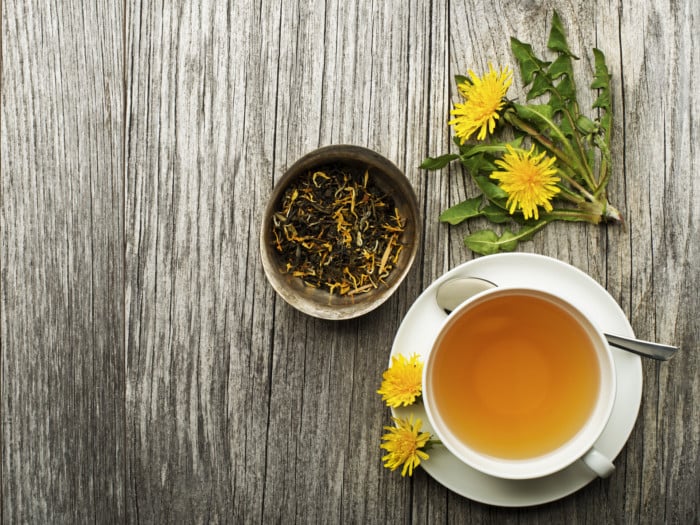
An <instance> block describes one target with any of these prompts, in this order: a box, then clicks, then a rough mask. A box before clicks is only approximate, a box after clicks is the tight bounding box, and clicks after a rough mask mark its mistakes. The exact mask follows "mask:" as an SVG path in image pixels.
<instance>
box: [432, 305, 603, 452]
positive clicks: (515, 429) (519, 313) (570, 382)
mask: <svg viewBox="0 0 700 525" xmlns="http://www.w3.org/2000/svg"><path fill="white" fill-rule="evenodd" d="M438 346H439V351H438V353H437V355H436V357H435V362H434V368H433V374H434V375H433V378H434V391H433V396H434V399H435V402H436V405H437V409H438V411H439V412H440V414H441V415H442V417H443V419H444V420H445V421H446V422H449V423H448V426H449V427H450V430H451V431H452V432H453V433H454V434H455V435H456V436H457V437H458V438H459V439H460V440H461V441H462V442H464V443H466V444H468V445H469V446H470V447H472V448H473V449H475V450H477V451H479V452H481V453H483V454H489V455H492V456H496V457H500V458H505V459H524V458H532V457H536V456H539V455H542V454H545V453H547V452H550V451H553V450H555V449H556V448H558V447H559V446H561V445H563V444H564V443H566V442H567V441H568V440H569V439H571V438H572V437H573V436H574V435H575V434H576V433H577V432H578V430H579V429H580V428H581V427H582V426H583V424H584V423H585V421H586V419H587V418H588V417H589V415H590V413H591V412H592V410H593V407H594V405H595V403H596V398H597V395H598V388H599V383H600V369H599V365H598V360H597V357H596V354H595V349H594V347H593V344H592V343H591V341H590V340H589V338H588V336H587V334H586V332H585V330H584V329H583V328H581V327H580V326H579V325H578V324H577V322H576V321H575V320H574V319H573V318H572V317H571V316H570V315H569V314H568V313H567V312H564V311H562V310H561V309H559V308H558V307H556V306H555V305H553V304H551V303H550V302H548V301H546V300H544V299H541V298H536V297H530V296H526V295H512V296H507V297H496V298H493V299H492V300H490V301H489V302H487V303H482V304H480V305H477V306H476V307H474V308H472V309H471V310H469V311H467V312H466V313H465V314H464V315H463V316H462V317H461V318H460V319H458V320H457V321H456V322H455V323H454V324H453V325H452V327H451V329H450V330H449V331H448V332H446V333H445V334H444V335H443V337H442V338H441V340H440V341H439V342H438Z"/></svg>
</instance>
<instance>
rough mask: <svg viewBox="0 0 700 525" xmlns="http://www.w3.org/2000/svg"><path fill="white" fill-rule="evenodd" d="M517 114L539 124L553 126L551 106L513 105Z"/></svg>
mask: <svg viewBox="0 0 700 525" xmlns="http://www.w3.org/2000/svg"><path fill="white" fill-rule="evenodd" d="M513 108H515V111H516V113H517V114H518V116H519V117H520V118H523V119H525V120H529V121H531V122H536V123H538V124H545V125H551V124H552V122H551V120H552V116H553V111H552V106H551V105H549V104H528V105H523V104H516V103H515V102H514V103H513Z"/></svg>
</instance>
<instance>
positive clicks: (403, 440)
mask: <svg viewBox="0 0 700 525" xmlns="http://www.w3.org/2000/svg"><path fill="white" fill-rule="evenodd" d="M392 421H393V422H394V423H395V424H396V426H388V427H384V430H387V431H388V433H387V434H384V435H383V436H382V441H384V443H382V444H381V445H380V447H381V448H383V449H384V450H386V451H387V452H388V454H387V455H386V456H384V457H382V461H383V462H384V466H385V467H386V468H388V469H391V470H396V469H397V468H399V467H400V466H402V465H403V468H402V469H401V475H402V476H405V475H406V473H407V472H408V475H409V476H412V475H413V469H414V468H416V467H417V466H418V465H420V462H421V460H423V461H425V460H427V459H428V454H426V453H425V452H424V451H423V450H421V449H422V448H423V447H425V446H426V445H427V444H428V440H429V439H430V434H429V433H428V432H421V426H422V422H421V420H420V419H417V420H416V421H415V423H414V421H413V416H410V418H409V419H399V418H395V417H394V418H392Z"/></svg>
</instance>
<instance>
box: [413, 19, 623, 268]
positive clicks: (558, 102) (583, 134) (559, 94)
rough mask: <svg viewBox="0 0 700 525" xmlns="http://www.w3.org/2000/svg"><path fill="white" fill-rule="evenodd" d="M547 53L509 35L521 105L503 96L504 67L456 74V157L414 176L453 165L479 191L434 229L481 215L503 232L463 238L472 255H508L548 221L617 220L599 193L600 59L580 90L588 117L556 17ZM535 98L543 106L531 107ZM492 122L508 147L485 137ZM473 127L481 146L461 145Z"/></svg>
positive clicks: (604, 154) (609, 118)
mask: <svg viewBox="0 0 700 525" xmlns="http://www.w3.org/2000/svg"><path fill="white" fill-rule="evenodd" d="M547 48H548V49H549V50H550V51H552V52H553V53H554V55H555V58H554V60H553V61H546V60H544V59H541V58H539V57H538V56H537V55H536V54H535V53H534V51H533V49H532V46H531V45H530V44H527V43H524V42H521V41H520V40H518V39H517V38H511V50H512V53H513V56H514V57H515V59H516V61H517V63H518V66H519V69H520V74H521V78H522V82H523V85H524V87H525V88H526V89H528V92H527V95H526V103H525V104H520V103H518V102H515V101H512V100H508V99H506V98H505V92H506V90H507V88H508V86H509V85H510V79H509V77H508V75H509V71H508V70H507V69H506V70H501V73H500V76H499V75H498V73H497V72H496V71H495V70H494V69H493V67H492V66H490V71H489V73H487V74H485V75H484V76H483V77H481V78H479V77H476V75H475V74H474V73H473V72H471V71H470V78H468V77H466V76H461V75H459V76H456V77H455V80H456V82H457V86H458V89H459V92H460V93H461V94H462V96H463V97H464V98H465V103H464V104H456V105H455V108H454V109H453V111H452V115H453V116H454V118H453V120H451V121H450V122H449V124H450V125H453V126H454V128H455V134H456V137H455V143H456V145H457V147H458V149H459V153H448V154H445V155H442V156H439V157H433V158H431V157H428V158H426V159H425V160H424V161H423V163H422V164H421V168H423V169H426V170H438V169H442V168H444V167H445V166H447V165H448V164H450V163H451V162H455V161H459V162H460V163H461V164H462V166H463V167H464V168H465V170H466V171H467V172H468V173H469V174H470V175H471V177H472V179H473V180H474V181H475V182H476V185H477V187H478V188H479V190H480V192H481V194H480V195H478V196H476V197H471V198H468V199H466V200H465V201H463V202H460V203H459V204H457V205H455V206H452V207H451V208H449V209H447V210H445V211H444V212H443V213H442V214H441V215H440V220H441V221H442V222H447V223H449V224H453V225H456V224H459V223H461V222H464V221H467V220H469V219H474V218H477V217H485V218H486V219H488V220H489V221H490V222H492V223H494V224H498V225H504V226H503V227H502V230H501V231H500V233H499V232H497V231H494V230H491V229H484V230H481V231H477V232H475V233H472V234H471V235H469V236H467V237H466V238H465V244H466V245H467V246H468V247H469V248H470V249H471V250H473V251H474V252H476V253H480V254H492V253H497V252H500V251H512V250H515V249H516V247H517V245H518V243H520V242H523V241H527V240H529V239H531V238H532V236H533V235H534V234H535V233H536V232H538V231H539V230H541V229H542V228H543V227H544V226H546V225H547V224H549V223H550V222H553V221H585V222H589V223H593V224H599V223H600V222H601V221H605V222H621V221H622V216H621V215H620V212H619V211H618V210H617V209H616V208H615V207H614V206H613V205H611V204H610V202H609V201H608V195H607V185H608V182H609V179H610V173H611V165H612V159H611V154H610V144H611V142H610V141H611V136H612V128H613V111H612V102H611V101H612V97H611V92H610V79H611V75H610V72H609V70H608V67H607V64H606V61H605V56H604V54H603V52H602V51H600V50H599V49H593V57H594V61H595V62H594V64H595V72H594V78H593V81H592V83H591V85H590V87H591V89H593V90H596V92H597V98H596V100H595V102H594V103H593V106H592V109H593V110H595V112H596V113H597V115H596V117H595V118H590V117H588V116H586V115H584V114H583V113H582V112H581V110H580V108H579V104H578V100H577V87H576V82H575V79H574V72H573V60H578V57H576V56H575V55H574V54H573V53H572V52H571V50H570V48H569V45H568V43H567V41H566V35H565V31H564V28H563V25H562V23H561V20H560V18H559V16H558V15H557V13H556V12H555V13H554V14H553V17H552V27H551V30H550V34H549V39H548V42H547ZM535 99H544V100H545V102H544V103H542V102H540V103H533V101H534V100H535ZM497 120H498V121H499V122H500V123H502V125H505V126H508V127H510V128H511V129H512V131H513V134H514V139H513V140H509V141H504V140H498V139H497V138H495V136H494V135H490V136H489V137H486V135H487V133H486V131H488V132H489V133H491V132H493V129H494V127H495V123H496V121H497ZM479 130H480V132H479V136H480V137H482V136H483V137H484V138H485V140H484V141H474V140H470V139H471V135H472V134H474V133H475V132H476V131H479ZM527 146H529V147H530V149H529V150H528V149H526V147H527ZM494 179H497V180H499V181H500V182H499V183H496V181H495V180H494ZM533 181H534V182H533ZM528 185H529V186H528Z"/></svg>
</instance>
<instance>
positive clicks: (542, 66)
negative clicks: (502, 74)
mask: <svg viewBox="0 0 700 525" xmlns="http://www.w3.org/2000/svg"><path fill="white" fill-rule="evenodd" d="M510 49H511V51H512V52H513V56H515V59H516V60H517V61H518V65H519V66H520V74H521V76H522V79H523V84H524V85H525V86H528V85H529V84H530V82H532V79H533V76H534V75H535V73H539V72H542V73H546V68H547V66H548V65H549V62H546V61H544V60H540V59H539V58H537V57H536V56H535V54H534V53H533V51H532V46H531V45H530V44H526V43H524V42H521V41H520V40H518V39H517V38H514V37H512V38H511V39H510Z"/></svg>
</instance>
